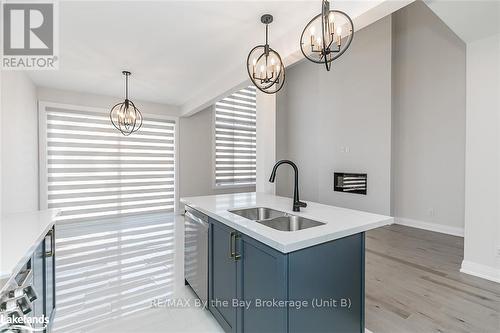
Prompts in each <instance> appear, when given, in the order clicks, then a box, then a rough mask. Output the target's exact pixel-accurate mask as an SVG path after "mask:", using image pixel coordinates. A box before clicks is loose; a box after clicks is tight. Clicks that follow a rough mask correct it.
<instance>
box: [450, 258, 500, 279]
mask: <svg viewBox="0 0 500 333" xmlns="http://www.w3.org/2000/svg"><path fill="white" fill-rule="evenodd" d="M460 272H462V273H465V274H469V275H474V276H477V277H480V278H483V279H486V280H490V281H493V282H498V283H500V269H498V268H495V267H491V266H486V265H483V264H478V263H475V262H472V261H467V260H464V261H462V267H461V268H460Z"/></svg>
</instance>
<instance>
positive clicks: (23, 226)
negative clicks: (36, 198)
mask: <svg viewBox="0 0 500 333" xmlns="http://www.w3.org/2000/svg"><path fill="white" fill-rule="evenodd" d="M58 214H59V211H58V210H55V209H48V210H40V211H34V212H28V213H16V214H9V215H4V216H2V219H1V221H0V288H2V281H4V282H6V280H7V279H9V278H10V277H11V275H13V274H15V273H17V271H18V270H19V269H20V268H21V267H22V266H23V265H24V264H25V263H26V261H27V260H28V259H29V258H30V256H31V254H32V253H33V251H34V250H35V248H36V246H37V245H38V244H39V243H40V242H41V241H42V240H43V238H44V237H45V235H46V234H47V232H48V231H49V229H50V228H52V226H53V225H54V223H55V217H56V216H57V215H58Z"/></svg>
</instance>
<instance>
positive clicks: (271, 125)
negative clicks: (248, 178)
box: [255, 90, 276, 194]
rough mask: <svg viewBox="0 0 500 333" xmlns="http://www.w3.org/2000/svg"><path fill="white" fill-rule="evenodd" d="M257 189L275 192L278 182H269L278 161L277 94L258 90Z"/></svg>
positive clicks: (258, 190)
mask: <svg viewBox="0 0 500 333" xmlns="http://www.w3.org/2000/svg"><path fill="white" fill-rule="evenodd" d="M256 132H257V133H256V136H257V140H256V141H257V143H256V150H257V163H256V169H257V173H256V186H255V188H256V191H257V192H264V193H270V194H275V192H276V183H271V182H269V176H270V175H271V170H272V169H273V166H274V164H275V163H276V95H275V94H266V93H263V92H261V91H259V90H257V131H256Z"/></svg>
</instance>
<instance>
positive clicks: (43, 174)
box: [38, 100, 180, 223]
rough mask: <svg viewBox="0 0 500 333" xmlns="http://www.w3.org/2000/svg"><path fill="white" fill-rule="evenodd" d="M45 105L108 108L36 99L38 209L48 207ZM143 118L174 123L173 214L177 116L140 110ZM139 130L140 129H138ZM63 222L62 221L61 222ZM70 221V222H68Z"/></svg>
mask: <svg viewBox="0 0 500 333" xmlns="http://www.w3.org/2000/svg"><path fill="white" fill-rule="evenodd" d="M47 107H54V108H65V109H67V110H74V111H90V112H99V113H103V114H109V112H110V110H109V109H105V108H102V107H91V106H85V105H77V104H66V103H59V102H49V101H42V100H38V194H39V209H48V191H47V189H48V178H47V175H48V158H47V112H46V108H47ZM141 113H142V115H143V116H144V118H149V119H153V120H170V121H173V122H174V123H175V126H174V128H175V133H174V141H175V142H174V177H175V178H174V212H173V213H174V214H175V215H178V214H180V210H179V205H180V203H179V117H177V116H170V115H161V114H157V113H148V112H142V111H141ZM139 131H140V129H139ZM63 223H64V222H63ZM68 223H71V222H68Z"/></svg>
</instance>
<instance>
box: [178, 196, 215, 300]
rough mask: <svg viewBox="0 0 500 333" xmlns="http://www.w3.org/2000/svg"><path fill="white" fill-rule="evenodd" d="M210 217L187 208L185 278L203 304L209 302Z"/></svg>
mask: <svg viewBox="0 0 500 333" xmlns="http://www.w3.org/2000/svg"><path fill="white" fill-rule="evenodd" d="M209 226H210V225H209V223H208V217H207V216H205V215H203V214H201V213H200V212H198V211H196V210H194V209H192V208H191V207H189V206H186V208H185V212H184V278H185V280H186V283H187V284H189V285H190V286H191V288H192V289H193V290H194V292H195V293H196V295H198V297H199V298H200V300H201V301H202V302H203V304H206V302H207V300H208V230H209Z"/></svg>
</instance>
